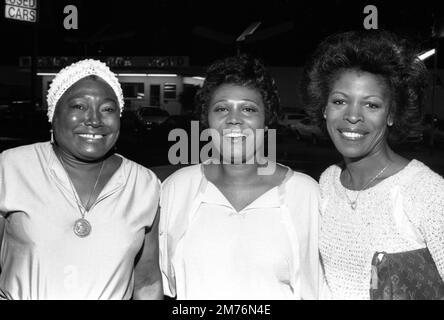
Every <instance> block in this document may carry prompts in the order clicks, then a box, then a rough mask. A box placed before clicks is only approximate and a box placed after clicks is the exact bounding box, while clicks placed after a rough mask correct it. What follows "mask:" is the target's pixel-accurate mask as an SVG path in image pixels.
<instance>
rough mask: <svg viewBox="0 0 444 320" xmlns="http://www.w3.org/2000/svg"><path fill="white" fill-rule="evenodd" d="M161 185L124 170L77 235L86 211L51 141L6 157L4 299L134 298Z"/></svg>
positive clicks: (138, 171) (127, 165)
mask: <svg viewBox="0 0 444 320" xmlns="http://www.w3.org/2000/svg"><path fill="white" fill-rule="evenodd" d="M159 192H160V183H159V180H158V179H157V177H156V176H155V175H154V173H152V172H151V171H150V170H148V169H146V168H144V167H142V166H140V165H138V164H136V163H135V162H132V161H130V160H128V159H126V158H124V157H122V164H121V166H120V167H119V168H118V170H117V171H116V172H115V173H114V175H113V176H112V177H111V179H110V180H109V181H108V183H107V184H106V186H105V187H104V188H103V190H102V191H101V193H100V195H99V197H98V198H97V200H96V202H95V203H94V204H93V206H92V208H91V209H90V211H89V212H88V213H87V214H86V216H85V218H86V219H87V220H88V221H89V222H90V223H91V225H92V231H91V234H90V235H89V236H87V237H84V238H79V237H78V236H76V235H75V234H74V232H73V224H74V221H76V220H77V219H79V218H80V212H79V209H78V207H77V203H76V200H75V197H74V193H73V190H72V188H71V186H70V183H69V180H68V176H67V174H66V172H65V171H64V169H63V167H62V164H61V163H60V162H59V160H58V158H57V156H56V155H55V153H54V151H53V148H52V146H51V144H50V143H48V142H46V143H37V144H33V145H28V146H23V147H19V148H14V149H10V150H6V151H4V152H3V153H2V154H0V214H1V217H2V218H4V219H5V230H4V237H3V242H2V250H1V257H0V263H1V269H2V273H1V275H0V297H2V298H4V299H5V298H6V299H20V300H23V299H129V298H131V296H132V291H133V277H134V272H133V270H134V259H135V257H136V254H137V253H138V251H139V250H140V248H141V246H142V244H143V241H144V236H145V228H146V227H150V226H151V225H152V223H153V221H154V217H155V215H156V210H157V207H158V198H159Z"/></svg>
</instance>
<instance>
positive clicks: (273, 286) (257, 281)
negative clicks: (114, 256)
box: [160, 165, 319, 300]
mask: <svg viewBox="0 0 444 320" xmlns="http://www.w3.org/2000/svg"><path fill="white" fill-rule="evenodd" d="M191 174H197V175H199V178H200V179H199V180H200V181H196V182H198V183H199V187H198V189H197V193H196V196H195V197H192V198H188V201H191V202H193V204H192V205H191V206H190V207H189V209H187V207H186V206H185V207H184V206H181V202H182V200H179V199H178V198H181V197H182V196H187V195H186V192H180V188H181V187H180V185H181V181H185V180H186V179H187V175H191ZM182 179H183V180H182ZM193 181H194V180H192V179H188V182H189V183H190V182H191V183H193ZM191 189H194V187H191ZM163 190H164V191H165V193H164V194H163V195H162V203H163V204H164V205H163V206H162V204H161V221H162V222H161V225H162V227H161V236H160V237H161V242H162V240H163V244H164V245H161V251H162V252H161V257H162V258H163V260H164V261H163V263H161V264H162V265H163V270H162V271H163V275H164V281H165V283H164V288H165V293H166V294H168V295H172V296H173V295H174V293H177V299H180V300H182V299H199V300H202V299H224V300H226V299H316V298H317V279H318V247H317V241H318V239H317V237H318V233H317V216H318V197H319V194H318V186H317V183H316V182H315V181H314V180H313V179H311V178H310V177H308V176H306V175H304V174H301V173H297V172H294V171H292V170H291V169H289V168H288V172H287V175H286V177H285V179H284V181H283V182H282V183H281V184H280V185H279V186H277V187H274V188H272V189H270V190H268V191H267V192H266V193H264V194H263V195H261V196H260V197H258V198H257V199H256V200H254V201H253V202H252V203H251V204H249V205H248V206H247V207H245V208H244V209H242V210H241V211H239V212H238V211H236V210H235V209H234V208H233V206H232V205H231V204H230V202H229V201H228V200H227V199H226V198H225V196H224V195H223V194H222V193H221V192H220V190H219V189H218V188H217V187H216V186H215V185H214V184H213V183H211V182H210V181H208V180H207V179H206V178H205V176H204V174H203V168H202V165H198V166H197V167H196V166H194V167H191V168H184V169H181V170H179V172H177V173H175V174H174V175H173V176H172V177H171V178H169V179H168V180H167V181H166V182H165V183H164V185H163ZM184 193H185V194H184ZM168 199H169V200H168ZM166 201H172V202H174V203H166ZM176 205H177V207H176ZM180 206H181V207H182V210H180ZM175 215H183V216H182V217H181V218H180V220H182V219H185V220H186V223H184V224H183V223H182V224H181V225H178V224H175V222H174V221H175V220H176V218H175ZM184 216H186V217H185V218H184ZM184 225H185V227H184ZM165 234H166V237H164V235H165ZM178 234H182V235H181V236H179V237H178V236H177V235H178ZM165 239H166V241H165ZM168 239H170V240H171V241H170V242H169V243H168ZM173 239H178V240H177V241H174V240H173ZM174 242H175V243H174ZM170 254H171V255H170ZM165 260H167V261H165ZM169 270H170V271H171V270H172V272H171V273H170V272H169Z"/></svg>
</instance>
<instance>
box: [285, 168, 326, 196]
mask: <svg viewBox="0 0 444 320" xmlns="http://www.w3.org/2000/svg"><path fill="white" fill-rule="evenodd" d="M288 170H289V171H288V172H287V174H286V178H285V180H284V184H285V188H286V189H287V191H288V190H291V191H295V192H297V193H298V194H301V193H302V194H306V193H311V192H315V193H317V192H318V190H319V184H318V182H317V181H316V180H315V179H313V178H312V177H311V176H309V175H308V174H306V173H303V172H299V171H295V170H293V169H291V168H288Z"/></svg>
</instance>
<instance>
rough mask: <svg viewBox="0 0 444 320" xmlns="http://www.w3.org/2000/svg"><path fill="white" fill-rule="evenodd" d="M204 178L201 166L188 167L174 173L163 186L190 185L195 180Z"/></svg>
mask: <svg viewBox="0 0 444 320" xmlns="http://www.w3.org/2000/svg"><path fill="white" fill-rule="evenodd" d="M201 178H202V169H201V164H195V165H191V166H187V167H184V168H181V169H178V170H176V171H175V172H173V173H172V174H171V175H170V176H169V177H168V178H166V179H165V181H164V182H163V183H162V186H168V185H171V184H190V183H192V181H193V180H196V179H198V180H199V181H200V179H201Z"/></svg>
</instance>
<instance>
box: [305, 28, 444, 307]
mask: <svg viewBox="0 0 444 320" xmlns="http://www.w3.org/2000/svg"><path fill="white" fill-rule="evenodd" d="M417 53H418V51H415V50H414V49H413V48H412V47H411V46H407V42H406V41H405V40H403V39H400V38H398V37H397V36H395V35H394V34H392V33H389V32H386V31H363V32H346V33H341V34H336V35H333V36H330V37H328V38H326V39H325V40H324V41H323V42H322V43H321V44H320V45H319V46H318V48H317V50H316V51H315V54H314V56H313V60H312V61H311V63H310V65H309V66H308V67H307V69H306V72H305V82H304V84H305V85H304V93H305V98H306V99H307V101H308V103H307V112H308V113H310V115H311V116H312V117H313V118H314V119H317V120H318V121H319V122H325V124H326V128H327V131H328V133H329V135H330V137H331V139H332V141H333V143H334V145H335V147H336V149H337V150H338V151H339V152H340V153H341V155H342V156H343V162H342V163H340V164H337V165H332V166H330V167H329V168H327V170H325V171H324V172H323V174H322V175H321V178H320V187H321V198H322V205H321V220H320V224H321V226H320V238H319V241H320V244H319V245H320V253H321V259H322V263H323V266H324V271H325V280H326V281H325V283H326V286H325V288H326V290H324V295H323V297H324V298H327V297H329V298H333V299H369V298H370V293H369V292H370V290H369V289H370V279H371V271H372V267H371V263H372V257H373V255H374V254H375V252H388V253H396V252H403V251H410V250H414V249H419V248H424V247H427V248H428V249H429V251H430V253H431V256H432V258H433V260H434V262H435V264H436V266H437V269H438V271H439V274H440V276H441V278H443V277H444V179H443V178H442V177H441V176H439V175H438V174H436V173H435V172H433V171H432V170H431V169H430V168H428V167H427V166H426V165H424V164H423V163H422V162H420V161H418V160H415V159H413V160H408V159H405V158H403V157H402V156H400V155H399V154H397V153H395V152H394V151H393V149H392V148H391V147H390V144H389V140H390V139H391V138H392V137H398V138H400V137H403V136H406V134H407V133H408V132H409V130H411V128H415V127H417V126H418V124H419V123H420V120H421V108H422V106H423V101H424V90H425V87H426V84H427V70H426V68H425V66H424V64H423V62H422V61H421V60H419V59H418V58H417Z"/></svg>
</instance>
